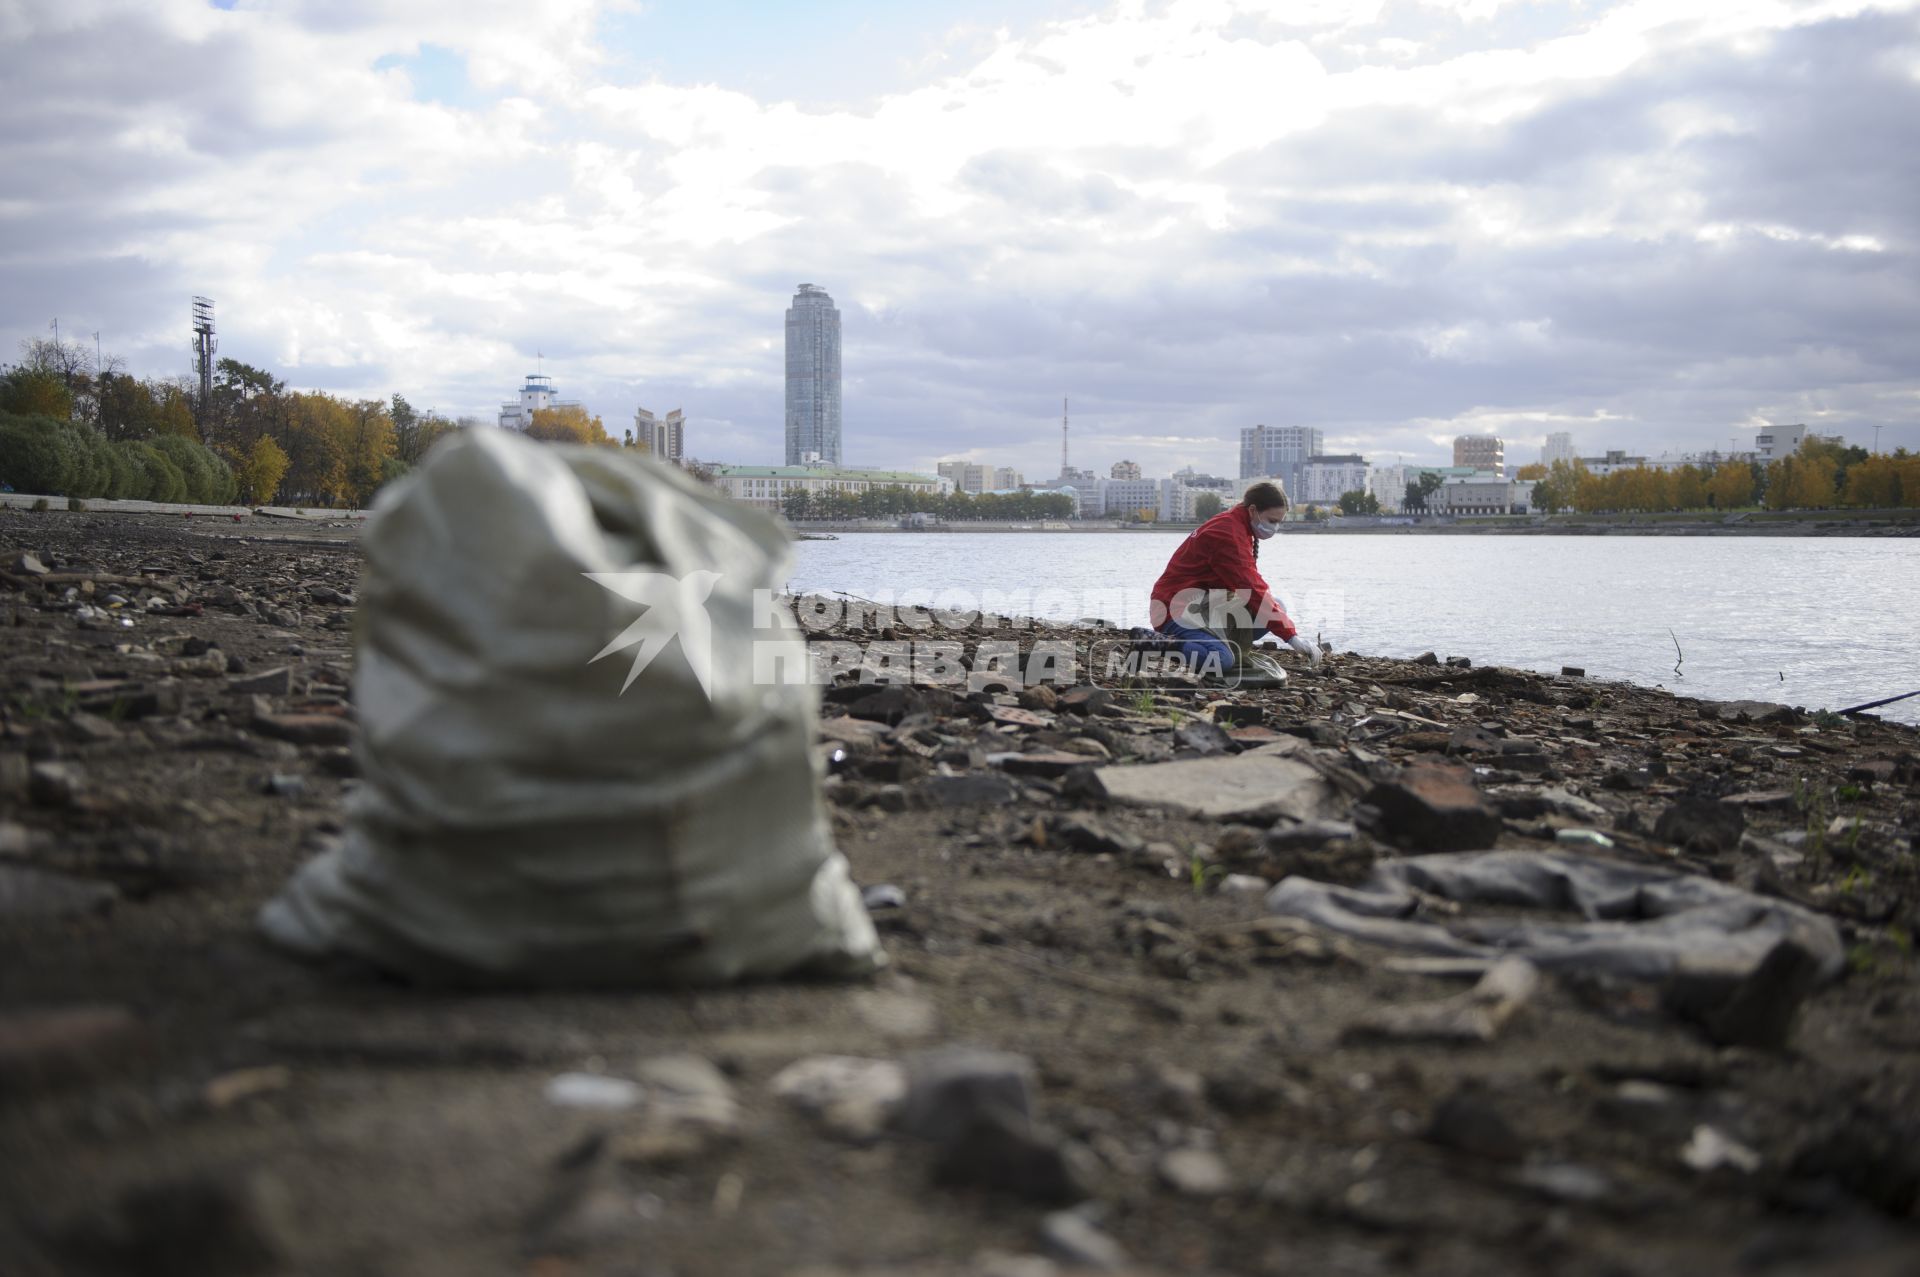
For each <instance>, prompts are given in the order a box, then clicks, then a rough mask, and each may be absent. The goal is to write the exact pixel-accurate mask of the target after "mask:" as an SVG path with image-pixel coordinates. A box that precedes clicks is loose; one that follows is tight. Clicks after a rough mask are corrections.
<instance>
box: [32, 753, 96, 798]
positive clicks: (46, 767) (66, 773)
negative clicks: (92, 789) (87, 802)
mask: <svg viewBox="0 0 1920 1277" xmlns="http://www.w3.org/2000/svg"><path fill="white" fill-rule="evenodd" d="M85 787H86V786H85V782H84V781H83V779H82V777H81V773H80V769H79V768H78V767H76V766H74V765H73V764H72V763H35V764H34V765H33V770H32V771H31V772H30V773H29V775H28V779H27V792H28V793H29V794H30V795H31V796H32V798H33V801H34V802H36V803H38V804H40V805H41V806H42V807H71V806H73V804H74V801H75V800H76V799H78V798H79V797H80V793H81V791H82V790H83V789H84V788H85Z"/></svg>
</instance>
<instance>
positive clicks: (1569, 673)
mask: <svg viewBox="0 0 1920 1277" xmlns="http://www.w3.org/2000/svg"><path fill="white" fill-rule="evenodd" d="M1560 675H1561V677H1563V678H1585V677H1586V676H1587V672H1586V670H1584V669H1582V668H1581V667H1580V666H1578V665H1562V666H1561V667H1560Z"/></svg>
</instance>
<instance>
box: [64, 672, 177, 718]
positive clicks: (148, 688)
mask: <svg viewBox="0 0 1920 1277" xmlns="http://www.w3.org/2000/svg"><path fill="white" fill-rule="evenodd" d="M67 690H68V692H69V693H70V694H71V695H72V696H73V697H74V707H75V708H77V709H82V710H85V711H86V712H87V713H89V714H99V715H101V716H103V717H105V718H108V719H111V720H112V721H114V722H127V721H128V720H131V719H137V718H153V717H156V716H159V715H164V714H178V713H179V712H180V710H181V707H182V706H183V705H184V704H185V695H184V692H183V690H182V687H181V684H180V680H179V679H173V678H169V679H163V680H161V681H160V682H158V683H152V684H142V683H129V682H119V681H115V680H112V679H97V680H94V681H91V682H87V683H77V684H75V685H73V686H72V687H70V688H68V689H67Z"/></svg>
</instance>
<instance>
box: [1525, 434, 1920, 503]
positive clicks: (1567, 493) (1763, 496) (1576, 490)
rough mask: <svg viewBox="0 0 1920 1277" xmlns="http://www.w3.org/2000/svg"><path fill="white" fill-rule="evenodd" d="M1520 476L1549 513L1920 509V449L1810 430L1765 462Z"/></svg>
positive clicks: (1547, 470) (1531, 470)
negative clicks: (1875, 448) (1878, 449)
mask: <svg viewBox="0 0 1920 1277" xmlns="http://www.w3.org/2000/svg"><path fill="white" fill-rule="evenodd" d="M1517 477H1518V478H1521V479H1534V480H1537V482H1535V484H1534V488H1533V503H1532V508H1533V509H1534V510H1535V511H1537V512H1539V513H1543V514H1557V513H1560V512H1562V511H1573V512H1576V513H1579V514H1595V513H1601V512H1611V511H1619V512H1633V513H1662V512H1667V511H1684V510H1746V509H1752V508H1754V507H1756V506H1758V507H1760V508H1762V509H1766V510H1823V509H1833V508H1836V507H1841V506H1846V507H1852V508H1856V509H1882V510H1884V509H1894V508H1899V507H1906V508H1913V507H1920V455H1917V454H1913V453H1909V452H1908V451H1907V450H1906V449H1904V448H1902V449H1898V450H1896V451H1895V452H1893V453H1891V454H1889V453H1877V454H1869V453H1868V452H1867V450H1866V449H1865V448H1859V447H1848V446H1846V445H1844V444H1840V443H1835V442H1832V441H1830V440H1825V439H1816V438H1813V437H1811V436H1809V437H1808V438H1806V439H1805V440H1803V441H1802V442H1801V444H1800V447H1799V448H1798V449H1796V450H1795V451H1794V452H1793V453H1792V454H1790V455H1788V456H1785V457H1780V458H1778V459H1776V460H1774V461H1771V462H1767V463H1765V464H1762V463H1760V462H1759V461H1757V460H1755V461H1738V460H1730V461H1725V462H1722V463H1721V464H1719V465H1718V466H1693V465H1685V466H1679V467H1676V468H1674V469H1671V470H1664V469H1653V468H1650V467H1647V466H1635V467H1633V468H1632V469H1626V470H1615V471H1613V472H1612V473H1610V474H1605V475H1599V474H1595V473H1593V472H1592V471H1591V470H1589V469H1588V468H1587V467H1586V466H1585V465H1584V464H1582V463H1581V462H1579V461H1573V462H1566V461H1556V462H1554V463H1553V465H1552V466H1551V467H1547V466H1542V465H1532V466H1525V467H1522V468H1521V470H1520V471H1519V473H1518V475H1517Z"/></svg>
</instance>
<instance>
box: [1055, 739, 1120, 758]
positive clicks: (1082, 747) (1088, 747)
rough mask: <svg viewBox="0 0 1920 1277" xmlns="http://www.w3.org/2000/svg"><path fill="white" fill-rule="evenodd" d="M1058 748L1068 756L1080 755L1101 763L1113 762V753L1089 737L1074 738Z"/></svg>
mask: <svg viewBox="0 0 1920 1277" xmlns="http://www.w3.org/2000/svg"><path fill="white" fill-rule="evenodd" d="M1060 748H1061V749H1063V750H1065V751H1066V752H1067V753H1069V754H1080V755H1083V756H1085V757H1087V758H1093V759H1097V760H1099V761H1100V762H1103V763H1105V762H1111V761H1112V760H1113V751H1112V750H1110V749H1108V748H1107V747H1106V746H1105V745H1103V744H1101V743H1100V742H1099V741H1097V740H1095V739H1093V738H1092V737H1091V736H1076V737H1074V738H1073V739H1072V740H1070V741H1067V742H1066V743H1065V744H1063V745H1062V746H1060Z"/></svg>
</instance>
